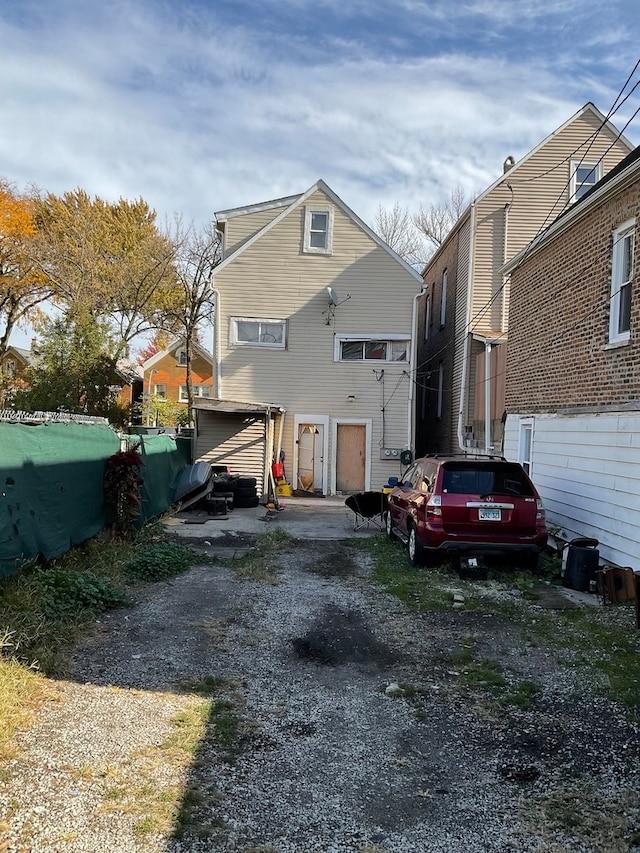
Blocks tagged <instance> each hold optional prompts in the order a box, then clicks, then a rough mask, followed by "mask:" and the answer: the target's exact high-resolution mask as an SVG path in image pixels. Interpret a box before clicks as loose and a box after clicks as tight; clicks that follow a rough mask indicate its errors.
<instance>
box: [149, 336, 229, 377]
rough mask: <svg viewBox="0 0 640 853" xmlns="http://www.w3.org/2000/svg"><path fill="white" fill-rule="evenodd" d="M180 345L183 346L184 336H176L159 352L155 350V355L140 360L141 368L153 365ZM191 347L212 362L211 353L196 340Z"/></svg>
mask: <svg viewBox="0 0 640 853" xmlns="http://www.w3.org/2000/svg"><path fill="white" fill-rule="evenodd" d="M180 346H184V338H176V339H175V340H174V341H172V342H171V343H170V344H169V346H168V347H167V348H166V349H163V350H160V352H157V353H156V354H155V355H152V356H151V357H150V358H148V359H147V360H146V361H143V362H142V369H143V370H148V369H149V368H150V367H153V366H154V365H156V364H157V363H158V362H159V361H162V359H163V358H165V357H166V356H168V355H171V353H173V352H175V351H176V350H177V349H178V347H180ZM192 347H193V350H194V352H196V353H197V354H198V355H199V356H201V357H202V358H204V359H205V360H206V361H208V362H209V363H210V364H213V356H212V355H211V353H210V352H207V350H206V349H205V348H204V347H203V346H201V345H200V344H199V343H198V342H197V341H194V343H193V344H192Z"/></svg>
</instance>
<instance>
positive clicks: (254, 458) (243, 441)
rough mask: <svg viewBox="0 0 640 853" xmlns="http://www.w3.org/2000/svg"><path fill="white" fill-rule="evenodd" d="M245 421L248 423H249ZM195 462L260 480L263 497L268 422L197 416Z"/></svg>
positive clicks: (234, 416)
mask: <svg viewBox="0 0 640 853" xmlns="http://www.w3.org/2000/svg"><path fill="white" fill-rule="evenodd" d="M246 421H249V422H248V423H246ZM197 424H198V428H197V436H196V442H195V461H196V462H209V463H210V464H211V465H227V466H229V468H231V470H232V471H233V472H234V473H238V474H241V475H244V476H246V477H255V478H256V479H257V481H258V482H257V486H256V488H257V490H258V494H263V492H264V491H265V489H264V470H265V447H266V445H265V421H264V418H259V419H258V420H256V421H253V420H252V419H248V418H247V416H246V415H237V414H216V415H215V416H214V415H212V413H210V412H206V411H203V410H199V411H198V412H197Z"/></svg>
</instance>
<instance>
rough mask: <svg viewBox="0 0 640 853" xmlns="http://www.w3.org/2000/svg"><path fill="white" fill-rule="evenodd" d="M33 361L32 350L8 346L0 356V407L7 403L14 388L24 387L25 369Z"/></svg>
mask: <svg viewBox="0 0 640 853" xmlns="http://www.w3.org/2000/svg"><path fill="white" fill-rule="evenodd" d="M33 362H34V354H33V352H32V350H28V349H23V348H22V347H14V346H8V347H7V350H6V352H5V354H4V356H3V358H2V371H1V377H0V378H1V380H2V381H1V384H0V408H3V407H4V406H5V405H9V404H10V401H11V398H12V397H13V394H14V392H15V391H16V390H18V389H19V388H24V387H26V384H25V380H24V372H25V370H26V369H27V368H28V367H29V366H30V365H32V364H33Z"/></svg>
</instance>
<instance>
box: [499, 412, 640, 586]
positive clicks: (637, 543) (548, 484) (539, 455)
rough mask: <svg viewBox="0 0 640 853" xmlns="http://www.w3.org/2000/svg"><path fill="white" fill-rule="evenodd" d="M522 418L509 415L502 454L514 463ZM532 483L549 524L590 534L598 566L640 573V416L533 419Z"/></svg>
mask: <svg viewBox="0 0 640 853" xmlns="http://www.w3.org/2000/svg"><path fill="white" fill-rule="evenodd" d="M521 417H522V416H521V415H519V414H510V415H509V416H508V418H507V423H506V428H505V455H506V456H507V458H509V459H513V460H517V459H518V441H519V430H520V421H521ZM532 463H533V464H532V472H531V473H532V479H533V481H534V482H535V484H536V486H537V488H538V491H539V492H540V496H541V498H542V500H543V501H544V505H545V509H546V510H547V519H548V523H549V524H550V526H557V527H558V528H560V529H561V530H562V531H563V538H566V539H567V540H571V539H573V538H575V537H577V536H589V537H593V538H595V539H597V540H598V541H599V543H600V545H599V551H600V555H601V557H602V558H603V560H605V561H607V562H610V563H613V564H614V565H619V566H632V567H633V568H634V569H639V568H640V512H639V511H638V489H639V486H640V483H639V478H638V475H637V473H636V472H637V471H638V470H640V414H639V413H629V412H625V413H622V412H619V413H611V414H591V415H590V414H584V415H556V414H545V415H536V416H535V419H534V433H533V448H532Z"/></svg>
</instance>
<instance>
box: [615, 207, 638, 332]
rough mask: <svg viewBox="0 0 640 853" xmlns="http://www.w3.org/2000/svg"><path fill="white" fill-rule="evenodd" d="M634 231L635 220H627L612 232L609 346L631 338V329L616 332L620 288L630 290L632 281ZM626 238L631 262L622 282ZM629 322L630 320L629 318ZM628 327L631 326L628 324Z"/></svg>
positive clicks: (618, 319)
mask: <svg viewBox="0 0 640 853" xmlns="http://www.w3.org/2000/svg"><path fill="white" fill-rule="evenodd" d="M635 229H636V220H635V218H634V219H628V220H627V221H626V222H623V223H622V225H619V226H618V227H617V228H615V229H614V231H613V246H612V249H611V291H610V302H609V343H610V344H617V343H623V342H625V341H628V340H630V338H631V329H630V328H629V329H625V330H624V331H622V332H620V331H618V325H619V323H620V306H621V302H622V300H621V288H622V287H629V288H630V287H631V282H632V281H633V267H634V243H635ZM627 238H629V239H630V241H631V246H630V251H631V262H630V265H629V271H628V272H629V275H628V278H625V279H624V280H623V278H622V271H623V264H624V259H625V254H624V247H625V245H627V244H626V240H627ZM629 320H631V318H630V317H629ZM629 325H631V324H630V323H629Z"/></svg>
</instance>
